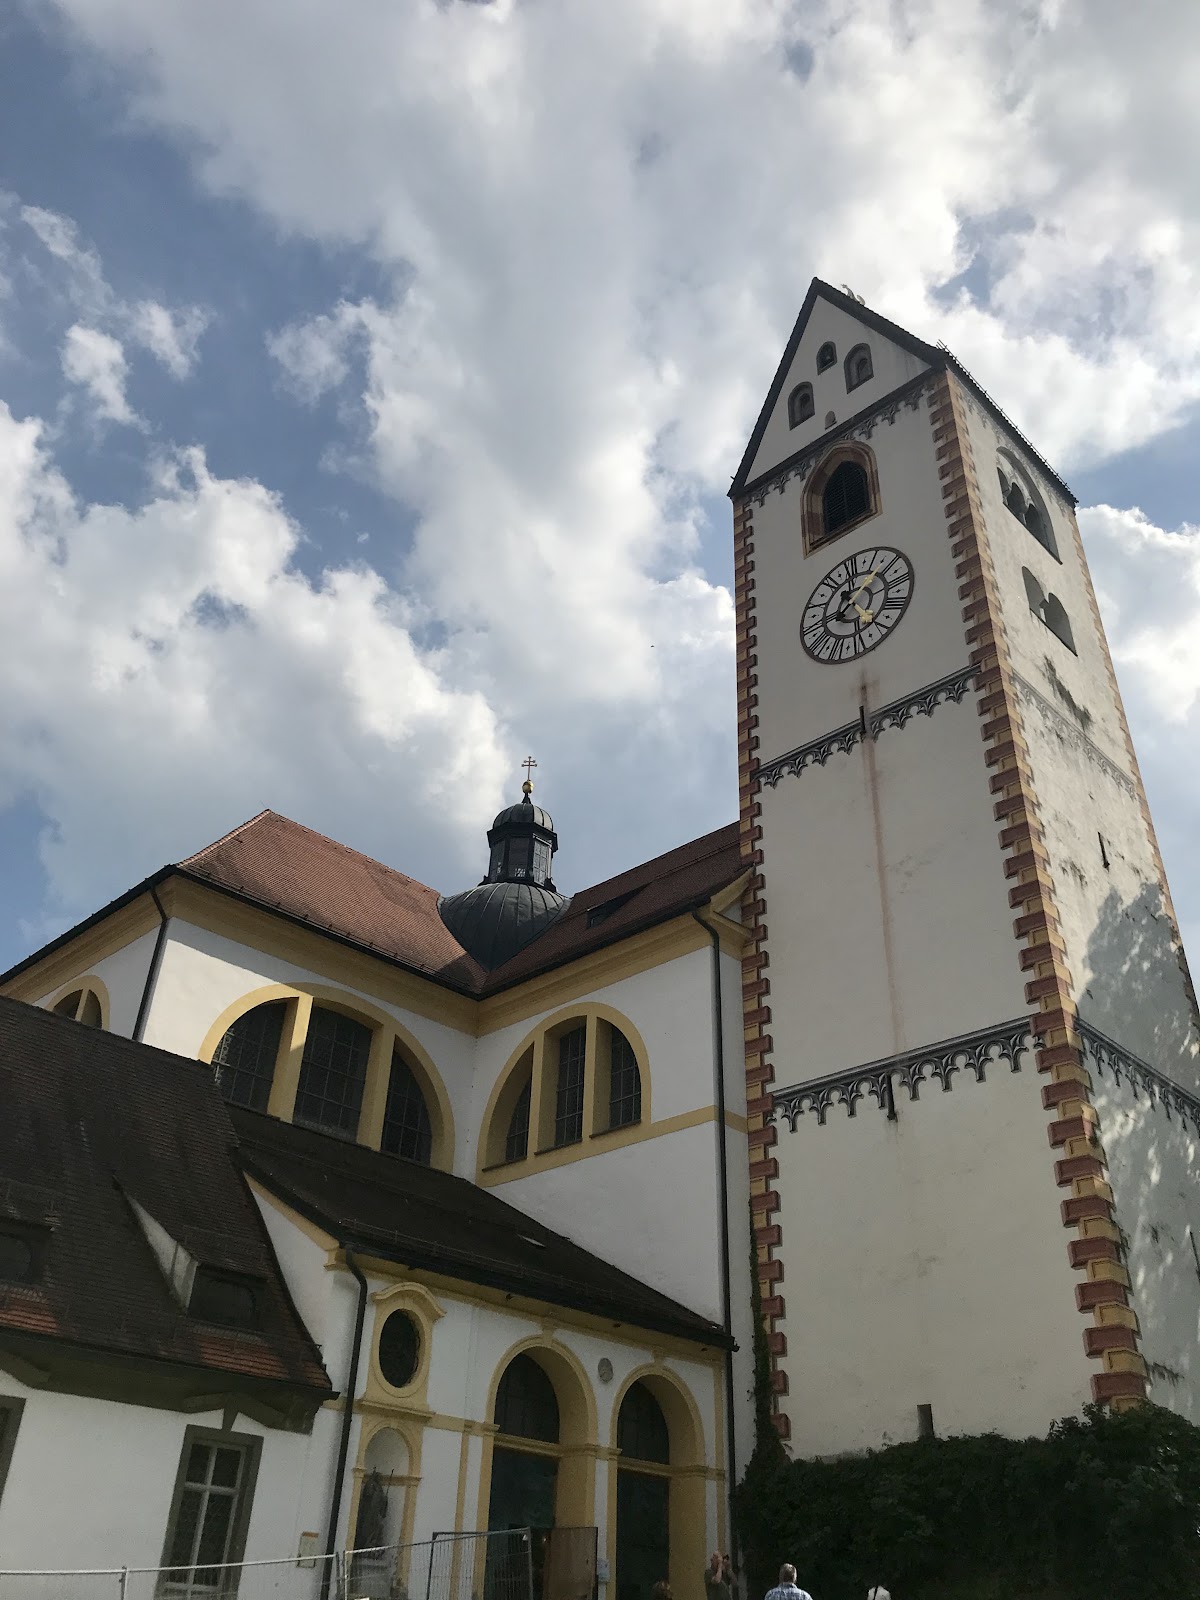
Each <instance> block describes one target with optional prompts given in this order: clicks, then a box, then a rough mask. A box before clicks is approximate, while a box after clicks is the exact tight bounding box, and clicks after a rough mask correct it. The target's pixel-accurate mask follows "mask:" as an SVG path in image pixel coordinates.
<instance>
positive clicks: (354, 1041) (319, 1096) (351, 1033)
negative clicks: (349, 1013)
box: [294, 1006, 371, 1139]
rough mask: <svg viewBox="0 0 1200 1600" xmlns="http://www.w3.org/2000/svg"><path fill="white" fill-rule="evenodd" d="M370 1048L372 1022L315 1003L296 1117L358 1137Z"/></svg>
mask: <svg viewBox="0 0 1200 1600" xmlns="http://www.w3.org/2000/svg"><path fill="white" fill-rule="evenodd" d="M370 1053H371V1030H370V1028H368V1027H365V1026H364V1025H363V1024H362V1023H361V1022H356V1021H355V1020H354V1018H353V1017H346V1016H343V1015H342V1013H341V1012H340V1011H329V1010H327V1009H326V1008H325V1007H324V1006H314V1007H313V1011H312V1018H311V1020H310V1022H309V1025H308V1037H307V1039H306V1040H305V1041H304V1059H303V1061H302V1063H301V1066H300V1083H299V1086H298V1088H297V1090H296V1110H295V1113H294V1117H295V1120H296V1121H297V1122H303V1123H307V1124H308V1125H309V1126H310V1127H314V1128H323V1129H324V1130H325V1131H326V1132H327V1133H340V1134H342V1135H344V1136H345V1137H346V1138H350V1139H353V1137H354V1135H355V1134H356V1133H357V1132H358V1113H359V1110H360V1108H361V1106H362V1096H363V1084H364V1083H365V1082H366V1077H367V1057H368V1056H369V1055H370Z"/></svg>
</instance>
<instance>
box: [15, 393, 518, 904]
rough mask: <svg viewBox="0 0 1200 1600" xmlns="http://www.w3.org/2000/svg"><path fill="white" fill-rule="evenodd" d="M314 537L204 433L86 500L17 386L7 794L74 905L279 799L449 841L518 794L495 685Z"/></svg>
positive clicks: (383, 838) (454, 852)
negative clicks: (154, 470)
mask: <svg viewBox="0 0 1200 1600" xmlns="http://www.w3.org/2000/svg"><path fill="white" fill-rule="evenodd" d="M298 537H299V531H298V529H297V528H296V527H295V526H294V525H293V524H292V523H291V522H290V521H289V519H288V518H287V516H286V515H285V514H284V512H283V510H282V508H281V507H280V505H279V504H278V502H277V501H276V500H275V499H274V498H273V497H272V496H271V495H270V494H269V493H268V492H267V491H266V490H265V489H263V488H262V487H261V486H260V485H258V484H256V483H250V482H243V481H230V480H222V479H219V478H216V477H214V476H213V475H212V474H211V473H210V472H209V470H208V467H207V465H206V463H205V460H204V457H203V455H202V454H201V453H200V452H199V451H195V450H193V451H187V452H183V453H180V454H178V455H176V456H174V457H172V458H171V459H170V460H169V461H167V462H166V464H165V465H164V466H163V468H162V470H161V472H160V475H159V479H158V482H157V484H156V485H155V489H154V493H153V496H152V497H151V498H150V500H149V501H148V503H147V504H146V505H145V506H144V507H143V508H142V509H140V510H139V511H137V512H130V511H127V510H125V509H123V508H121V507H115V506H99V505H93V506H80V505H78V504H77V503H76V501H75V499H74V498H73V496H72V494H71V492H70V490H69V488H68V486H67V485H66V483H65V482H64V480H63V478H62V477H61V475H60V474H59V473H58V471H57V470H56V469H55V467H54V464H53V462H52V461H51V460H50V459H49V457H48V456H47V454H46V451H45V446H44V444H43V442H42V439H41V437H40V429H39V425H38V424H37V423H36V422H33V421H25V422H18V421H16V420H15V419H14V418H13V416H12V414H11V413H10V412H9V410H8V409H7V408H6V407H5V406H3V405H2V404H0V638H3V640H4V649H3V650H2V651H0V800H11V799H12V798H13V797H14V796H15V795H17V794H19V793H32V794H34V795H35V796H36V797H37V798H38V800H39V801H40V803H41V804H42V806H43V808H44V810H45V812H46V813H47V815H48V816H49V817H50V818H52V819H53V822H54V827H53V830H52V831H51V832H50V833H49V834H48V835H47V837H46V839H45V841H44V852H45V857H46V864H47V867H48V869H49V871H50V874H51V881H52V884H53V886H54V889H55V892H56V896H57V898H58V899H59V902H60V903H61V904H65V905H66V906H68V907H71V908H73V909H78V908H79V907H81V906H86V905H88V904H89V903H91V902H94V901H95V900H96V899H97V898H100V897H102V895H103V894H104V893H107V892H111V891H112V890H113V889H114V888H115V887H119V884H117V885H114V884H113V882H112V881H111V878H110V876H109V874H110V873H111V870H112V865H111V864H112V861H113V859H114V858H116V859H117V860H120V861H124V862H128V861H130V860H131V859H133V860H135V861H136V862H137V863H138V865H139V867H140V870H141V871H145V870H147V869H149V868H152V867H153V866H154V865H157V864H158V863H159V862H161V861H164V860H169V859H175V858H177V857H178V856H179V855H180V854H182V853H186V852H188V851H190V850H193V849H195V848H197V847H198V845H199V844H201V843H202V842H205V841H207V840H208V839H209V838H211V837H214V836H216V835H217V834H219V833H220V832H222V831H224V830H225V829H226V828H228V827H229V826H231V825H233V824H234V823H236V822H238V821H240V820H242V819H244V818H245V817H247V816H249V815H252V814H253V813H254V812H256V811H258V810H259V809H261V807H262V806H263V805H264V804H267V803H270V804H273V805H275V806H276V807H277V808H278V809H280V810H284V811H290V812H291V813H292V814H293V815H297V816H299V817H301V818H302V819H303V820H305V821H307V822H309V823H311V824H313V825H315V826H318V827H320V826H322V825H323V824H324V825H326V826H331V825H332V824H333V823H334V822H335V820H336V822H337V823H338V824H339V826H340V829H341V831H342V832H343V833H344V832H345V831H346V829H347V827H349V829H350V831H351V832H352V833H357V834H358V835H359V836H360V837H361V839H362V840H363V842H364V844H365V845H366V847H367V848H372V847H373V848H374V850H375V852H376V853H377V854H378V855H381V856H384V857H389V856H391V857H394V856H395V854H396V851H395V848H394V846H395V843H396V841H397V840H399V839H401V838H403V837H404V836H405V834H408V835H409V837H411V836H413V835H414V834H416V835H418V836H419V837H420V838H421V840H422V843H423V847H424V850H425V852H426V853H427V855H428V856H430V857H432V858H434V859H437V858H439V857H440V858H441V859H443V860H445V859H453V860H457V859H458V855H459V848H460V842H461V840H462V839H463V838H464V836H465V834H466V832H467V831H468V830H467V824H468V822H470V823H472V824H473V823H475V822H477V817H476V812H475V808H476V807H477V806H478V805H479V803H480V801H481V800H482V802H483V803H484V805H488V804H497V805H498V804H499V802H500V799H501V798H502V793H503V791H502V786H501V776H502V772H503V770H504V766H503V756H502V753H501V749H500V743H499V729H498V724H497V719H496V718H495V716H494V715H493V713H492V711H491V710H490V708H489V707H488V705H487V703H486V701H485V700H484V698H483V697H482V696H481V695H480V694H478V693H476V692H474V691H473V690H471V689H469V688H460V687H456V686H455V685H454V683H453V682H452V681H451V680H450V678H449V677H448V676H447V674H446V672H445V671H444V663H443V661H442V660H441V658H440V657H439V655H438V653H437V652H436V651H429V650H423V649H421V648H419V647H418V645H417V644H416V643H415V642H414V638H413V615H412V612H411V609H410V608H409V607H408V606H407V605H406V604H405V602H404V601H403V600H402V599H401V598H400V597H398V596H397V595H396V594H394V593H392V592H390V591H389V590H388V589H387V587H386V585H385V584H384V582H383V580H382V579H381V578H380V577H379V575H378V574H377V573H376V572H374V571H372V570H371V569H370V568H369V567H367V566H363V565H356V566H342V567H337V568H333V569H330V570H328V571H326V572H324V573H323V574H322V576H321V578H320V581H319V582H317V583H311V582H309V581H308V580H307V579H306V578H305V577H304V576H303V575H301V574H300V573H299V572H298V571H297V570H296V569H295V567H294V566H293V564H292V557H293V554H294V551H295V549H296V544H297V540H298ZM381 796H382V797H385V801H386V803H385V804H382V805H381V804H380V797H381ZM472 865H473V863H472Z"/></svg>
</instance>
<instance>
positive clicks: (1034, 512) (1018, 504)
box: [996, 452, 1061, 561]
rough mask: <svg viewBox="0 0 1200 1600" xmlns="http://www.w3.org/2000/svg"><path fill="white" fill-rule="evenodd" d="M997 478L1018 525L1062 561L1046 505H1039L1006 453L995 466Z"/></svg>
mask: <svg viewBox="0 0 1200 1600" xmlns="http://www.w3.org/2000/svg"><path fill="white" fill-rule="evenodd" d="M996 476H997V477H998V478H999V480H1000V493H1001V495H1002V496H1003V498H1004V504H1005V506H1006V507H1007V509H1008V510H1009V511H1010V512H1011V513H1012V515H1013V516H1014V517H1016V519H1017V521H1018V522H1023V523H1024V524H1025V526H1026V528H1028V530H1029V532H1030V533H1031V534H1032V535H1033V537H1034V538H1035V539H1036V540H1037V542H1038V543H1039V544H1040V545H1041V546H1042V548H1043V550H1048V551H1049V552H1050V554H1051V555H1052V556H1053V557H1054V559H1055V560H1056V561H1059V560H1061V557H1060V556H1059V553H1058V545H1057V543H1056V541H1055V538H1054V530H1053V528H1052V527H1051V526H1050V517H1049V514H1048V513H1047V511H1046V508H1045V506H1044V505H1042V504H1041V503H1040V500H1039V497H1038V494H1037V491H1036V489H1035V488H1034V487H1033V484H1032V483H1030V482H1029V481H1027V480H1026V479H1025V478H1024V475H1023V473H1022V471H1021V469H1020V468H1019V467H1018V466H1017V464H1016V462H1015V461H1014V460H1012V459H1011V458H1010V457H1009V456H1008V455H1007V454H1006V453H1003V452H1002V453H1001V456H1000V459H999V461H998V462H997V463H996Z"/></svg>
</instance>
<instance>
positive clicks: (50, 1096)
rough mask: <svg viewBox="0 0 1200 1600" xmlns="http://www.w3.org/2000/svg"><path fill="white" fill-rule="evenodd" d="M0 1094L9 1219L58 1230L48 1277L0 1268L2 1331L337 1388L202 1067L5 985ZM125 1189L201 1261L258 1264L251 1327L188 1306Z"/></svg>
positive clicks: (298, 1386)
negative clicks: (7, 1278)
mask: <svg viewBox="0 0 1200 1600" xmlns="http://www.w3.org/2000/svg"><path fill="white" fill-rule="evenodd" d="M0 1104H2V1105H3V1107H4V1114H3V1116H2V1117H0V1219H6V1220H10V1221H18V1222H23V1223H26V1224H32V1225H34V1226H35V1227H38V1228H40V1227H49V1230H50V1232H49V1242H48V1247H47V1250H46V1257H45V1267H44V1271H43V1275H42V1278H41V1281H40V1282H38V1283H37V1284H34V1285H23V1284H14V1283H0V1340H3V1341H4V1342H5V1343H11V1341H12V1340H13V1339H14V1338H20V1339H24V1340H26V1341H28V1340H29V1339H30V1338H31V1337H32V1338H39V1339H45V1338H51V1339H54V1340H55V1341H59V1342H63V1343H66V1344H69V1345H71V1346H73V1347H76V1348H80V1347H81V1348H83V1349H84V1350H88V1351H92V1352H96V1351H104V1352H112V1353H114V1354H115V1355H117V1356H118V1357H126V1358H127V1357H129V1356H135V1357H142V1358H147V1357H148V1358H151V1359H152V1360H156V1361H159V1362H164V1363H172V1364H174V1365H176V1366H178V1365H182V1366H185V1367H193V1368H195V1367H200V1368H207V1369H215V1370H217V1371H219V1372H221V1373H223V1374H226V1373H227V1374H230V1375H233V1376H235V1377H240V1378H246V1379H251V1380H269V1381H270V1382H271V1383H272V1384H273V1385H275V1386H278V1385H281V1384H282V1385H286V1386H289V1387H290V1388H291V1389H292V1390H293V1391H303V1392H306V1393H308V1394H313V1392H314V1391H315V1396H314V1400H313V1402H310V1403H315V1400H319V1398H320V1397H321V1396H323V1395H328V1394H330V1393H332V1388H331V1385H330V1382H329V1379H328V1377H327V1375H326V1373H325V1370H324V1368H323V1366H322V1365H321V1360H320V1357H319V1355H318V1352H317V1349H316V1347H315V1345H314V1344H313V1343H312V1340H311V1339H310V1337H309V1335H308V1333H307V1331H306V1329H305V1328H304V1325H303V1324H302V1323H301V1321H300V1319H299V1317H298V1315H297V1314H296V1311H295V1310H294V1308H293V1306H292V1303H291V1300H290V1298H289V1296H288V1293H287V1290H286V1288H285V1287H284V1284H283V1281H282V1279H281V1277H280V1274H279V1269H278V1267H277V1265H276V1263H275V1258H274V1254H273V1252H272V1250H271V1246H270V1243H269V1240H268V1238H267V1234H266V1230H265V1228H264V1226H263V1223H262V1219H261V1217H260V1215H259V1212H258V1207H257V1205H256V1204H255V1202H254V1200H253V1198H252V1196H251V1195H250V1193H249V1192H248V1190H247V1188H246V1184H245V1180H244V1179H243V1177H242V1175H241V1173H240V1171H239V1170H238V1168H237V1166H236V1164H235V1161H234V1158H233V1157H234V1149H235V1146H236V1138H235V1135H234V1132H233V1129H232V1128H231V1126H230V1123H229V1119H228V1117H227V1115H226V1113H225V1107H224V1104H223V1102H222V1101H221V1098H220V1096H219V1095H218V1093H217V1090H216V1087H215V1085H214V1084H213V1080H212V1073H211V1072H210V1071H209V1070H208V1069H207V1068H206V1067H204V1066H202V1065H201V1064H200V1063H199V1062H196V1061H188V1060H185V1059H184V1058H182V1057H180V1056H175V1055H170V1054H168V1053H167V1052H166V1051H165V1050H155V1049H152V1048H151V1047H150V1046H149V1045H143V1044H136V1043H134V1042H133V1041H132V1040H130V1039H125V1038H121V1037H119V1036H118V1035H116V1034H112V1033H105V1032H102V1031H101V1030H100V1029H99V1028H88V1027H85V1026H83V1024H82V1023H77V1022H70V1021H68V1020H67V1019H65V1018H63V1017H57V1016H55V1015H54V1014H53V1013H52V1012H49V1011H43V1010H40V1009H38V1008H37V1007H34V1006H29V1005H25V1004H23V1003H21V1002H20V1001H16V1000H10V999H7V998H3V997H0ZM131 1201H133V1202H136V1203H137V1204H138V1205H140V1206H141V1207H142V1208H143V1209H144V1210H145V1211H146V1212H148V1213H149V1215H150V1216H151V1217H153V1218H154V1220H155V1221H156V1222H157V1223H159V1224H160V1226H161V1227H162V1228H164V1229H165V1230H166V1232H167V1233H168V1234H169V1235H170V1236H171V1238H172V1239H174V1240H175V1241H176V1242H178V1243H179V1244H181V1245H182V1246H183V1247H184V1249H185V1250H186V1251H188V1253H189V1254H190V1255H192V1256H193V1257H194V1258H195V1259H196V1260H197V1261H199V1262H201V1263H203V1264H205V1265H207V1266H212V1267H223V1268H226V1269H228V1270H232V1271H237V1272H242V1273H246V1274H250V1275H252V1276H253V1277H255V1278H256V1279H257V1280H259V1290H258V1301H259V1307H260V1326H259V1329H258V1331H256V1332H243V1331H235V1330H232V1329H223V1328H219V1327H216V1326H214V1325H209V1324H204V1323H200V1322H198V1321H196V1320H194V1319H193V1318H191V1317H189V1316H188V1315H187V1314H186V1313H185V1312H184V1310H183V1309H182V1307H181V1306H180V1305H179V1303H178V1301H177V1300H176V1299H175V1296H174V1295H173V1293H172V1291H171V1289H170V1288H169V1286H168V1284H167V1281H166V1278H165V1277H164V1275H163V1272H162V1270H161V1269H160V1267H159V1265H158V1262H157V1261H156V1259H155V1257H154V1254H153V1252H152V1249H151V1247H150V1245H149V1243H148V1241H147V1238H146V1235H145V1234H144V1232H143V1231H142V1228H141V1226H140V1225H139V1223H138V1221H137V1218H136V1216H135V1213H134V1210H133V1206H132V1205H131V1203H130V1202H131Z"/></svg>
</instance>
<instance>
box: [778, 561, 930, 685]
mask: <svg viewBox="0 0 1200 1600" xmlns="http://www.w3.org/2000/svg"><path fill="white" fill-rule="evenodd" d="M912 592H913V569H912V563H911V562H910V561H909V559H908V557H907V556H905V555H902V554H901V553H900V551H899V550H884V549H877V550H860V551H859V552H858V553H857V554H856V555H852V556H847V557H846V559H845V560H844V561H839V563H838V564H837V566H836V567H834V568H833V570H832V572H828V573H826V575H825V576H824V577H823V578H822V579H821V581H820V583H819V584H818V585H817V587H816V588H815V589H814V590H813V592H812V593H811V594H810V595H809V597H808V603H807V604H806V605H805V607H804V615H803V617H802V618H801V621H800V641H801V643H802V644H803V646H804V648H805V650H806V651H807V652H808V654H809V655H810V656H811V657H812V658H813V660H814V661H828V662H834V661H853V660H855V659H856V658H857V657H858V656H865V655H866V653H867V651H868V650H874V648H875V646H876V645H877V644H882V643H883V641H884V640H885V639H886V638H887V636H888V634H889V633H890V632H891V631H892V629H893V628H894V627H895V626H896V624H897V623H898V622H899V621H900V618H901V617H902V616H903V615H904V613H905V611H906V610H907V608H908V602H909V601H910V600H911V599H912Z"/></svg>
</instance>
